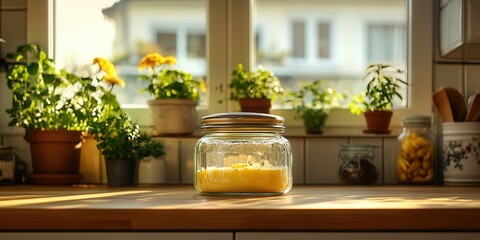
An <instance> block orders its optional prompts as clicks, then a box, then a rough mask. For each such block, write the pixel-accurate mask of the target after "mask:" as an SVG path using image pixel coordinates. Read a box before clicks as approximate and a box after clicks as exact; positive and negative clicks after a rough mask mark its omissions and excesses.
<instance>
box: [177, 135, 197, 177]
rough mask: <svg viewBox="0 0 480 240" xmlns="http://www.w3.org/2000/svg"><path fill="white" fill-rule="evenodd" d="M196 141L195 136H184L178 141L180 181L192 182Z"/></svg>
mask: <svg viewBox="0 0 480 240" xmlns="http://www.w3.org/2000/svg"><path fill="white" fill-rule="evenodd" d="M197 141H198V139H196V138H186V139H182V140H181V142H180V170H181V171H180V177H181V182H182V183H192V184H193V169H194V167H195V165H194V164H195V159H194V158H193V154H194V152H195V144H196V143H197Z"/></svg>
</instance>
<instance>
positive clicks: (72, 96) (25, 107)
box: [6, 44, 92, 184]
mask: <svg viewBox="0 0 480 240" xmlns="http://www.w3.org/2000/svg"><path fill="white" fill-rule="evenodd" d="M7 57H8V58H9V59H12V60H13V61H14V62H15V64H13V65H11V67H10V68H9V69H8V70H7V74H6V78H7V84H8V87H9V88H10V89H11V90H12V96H13V97H12V107H11V108H10V109H7V113H8V114H9V116H10V118H11V121H10V122H9V126H17V127H23V128H25V129H26V136H25V139H26V140H27V141H28V142H29V143H30V149H31V156H32V164H33V171H34V173H33V174H31V175H30V179H31V180H32V182H33V183H38V184H70V183H77V182H78V180H79V179H80V178H81V175H80V174H79V173H78V166H79V154H80V147H81V144H80V143H81V140H82V131H84V130H85V129H86V126H87V125H88V121H89V119H91V117H90V115H91V112H90V111H89V108H88V106H87V104H88V103H87V102H85V98H87V97H88V96H89V94H88V91H89V89H91V88H92V86H91V85H90V82H91V81H90V80H91V79H89V78H80V77H76V76H74V75H72V74H68V73H66V72H65V71H57V70H56V68H55V63H54V61H53V60H51V59H49V58H48V57H47V54H46V52H45V51H44V50H43V49H42V48H41V47H40V46H38V45H36V44H28V45H22V46H20V47H18V49H17V51H16V52H15V53H10V54H8V56H7Z"/></svg>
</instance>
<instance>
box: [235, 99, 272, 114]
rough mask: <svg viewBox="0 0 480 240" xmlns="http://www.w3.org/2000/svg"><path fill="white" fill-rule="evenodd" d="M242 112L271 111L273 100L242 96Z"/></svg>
mask: <svg viewBox="0 0 480 240" xmlns="http://www.w3.org/2000/svg"><path fill="white" fill-rule="evenodd" d="M239 103H240V108H241V111H242V112H256V113H270V108H271V107H272V100H270V99H259V98H241V99H239Z"/></svg>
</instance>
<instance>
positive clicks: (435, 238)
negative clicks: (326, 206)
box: [235, 232, 480, 240]
mask: <svg viewBox="0 0 480 240" xmlns="http://www.w3.org/2000/svg"><path fill="white" fill-rule="evenodd" d="M268 239H275V240H291V239H292V240H293V239H299V240H322V239H325V240H352V239H355V240H385V239H395V240H456V239H462V240H478V239H480V233H478V232H459V233H454V232H442V233H432V232H422V233H408V232H388V233H365V232H349V233H340V232H237V233H236V234H235V240H268Z"/></svg>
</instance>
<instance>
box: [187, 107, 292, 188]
mask: <svg viewBox="0 0 480 240" xmlns="http://www.w3.org/2000/svg"><path fill="white" fill-rule="evenodd" d="M283 121H284V120H283V118H282V117H279V116H275V115H270V114H259V113H221V114H213V115H210V116H206V117H204V118H203V119H202V131H203V133H204V136H203V137H202V138H201V139H200V140H198V142H197V144H196V147H195V173H194V176H195V177H194V184H195V188H196V189H197V191H198V192H199V193H202V194H226V195H276V194H284V193H287V192H288V191H290V189H291V187H292V170H291V164H292V154H291V147H290V143H289V142H288V140H287V139H285V138H284V137H283V135H282V134H283V131H284V126H283Z"/></svg>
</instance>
